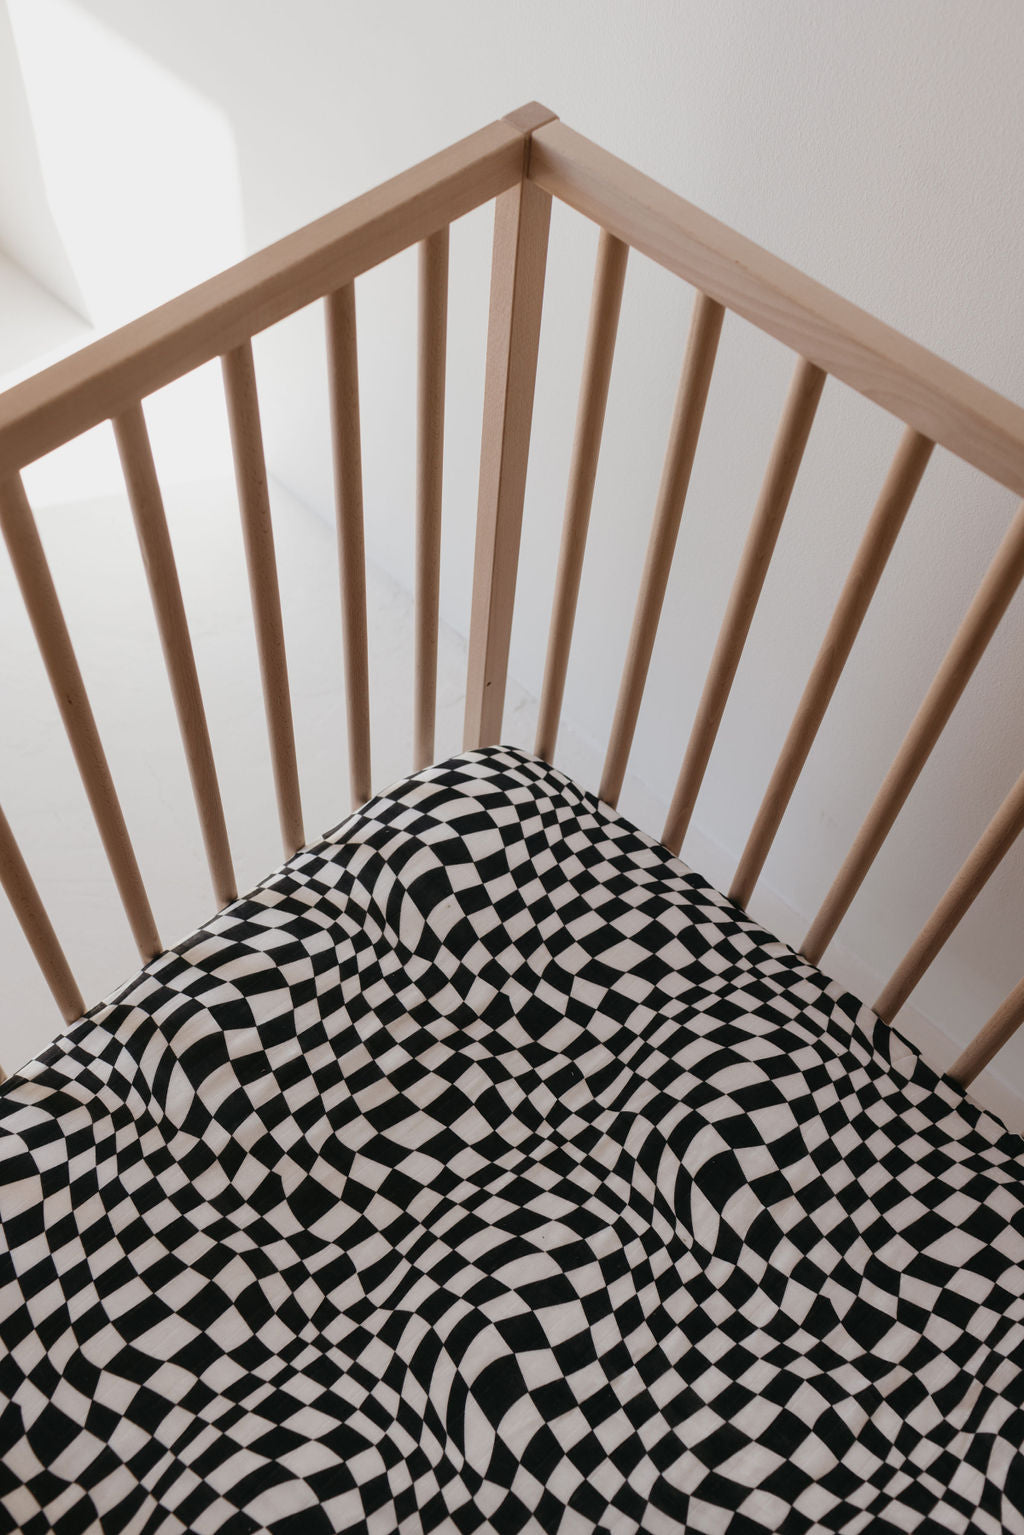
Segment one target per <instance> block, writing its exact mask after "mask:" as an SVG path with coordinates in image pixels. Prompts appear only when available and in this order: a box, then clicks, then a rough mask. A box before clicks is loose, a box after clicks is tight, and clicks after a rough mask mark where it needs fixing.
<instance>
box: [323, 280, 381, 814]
mask: <svg viewBox="0 0 1024 1535" xmlns="http://www.w3.org/2000/svg"><path fill="white" fill-rule="evenodd" d="M326 313H327V357H328V371H329V376H330V394H331V440H332V445H333V450H334V494H335V509H336V512H337V522H338V562H339V570H340V576H341V625H342V636H343V641H344V657H345V708H346V714H347V719H348V762H349V783H350V787H351V793H352V805H353V808H355V807H356V806H358V805H362V804H365V802H366V801H367V800H368V799H369V798H370V794H371V792H372V790H371V772H370V665H369V655H368V647H367V632H366V549H365V540H364V535H363V461H362V445H361V438H360V428H359V363H358V356H357V349H356V298H355V289H354V287H353V285H352V284H351V283H349V284H348V285H347V286H346V287H344V288H339V289H338V291H337V293H331V294H328V297H327V300H326Z"/></svg>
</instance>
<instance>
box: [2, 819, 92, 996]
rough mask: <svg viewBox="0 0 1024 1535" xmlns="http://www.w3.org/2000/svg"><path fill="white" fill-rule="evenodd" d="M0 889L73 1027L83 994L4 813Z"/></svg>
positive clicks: (44, 977) (44, 976) (48, 984)
mask: <svg viewBox="0 0 1024 1535" xmlns="http://www.w3.org/2000/svg"><path fill="white" fill-rule="evenodd" d="M0 885H2V886H3V888H4V892H5V894H6V896H7V899H8V900H9V901H10V903H11V906H12V908H13V910H14V915H15V916H16V917H17V919H18V921H19V923H20V924H21V930H22V932H23V933H24V934H25V937H26V939H27V940H28V944H29V948H30V949H31V950H32V953H33V954H34V955H35V960H36V964H37V965H38V966H39V968H40V970H41V971H42V972H43V979H44V980H45V981H46V984H47V986H49V988H50V991H51V992H52V994H53V1000H54V1001H55V1002H56V1004H57V1006H58V1008H59V1009H60V1013H61V1017H62V1018H63V1019H64V1021H65V1023H72V1022H73V1021H74V1020H75V1019H76V1018H80V1017H81V1016H82V1014H83V1013H84V1012H85V1003H84V1002H83V1001H82V993H81V992H80V991H79V989H78V986H77V984H76V982H75V978H74V976H73V975H72V974H71V967H70V966H69V964H68V962H67V960H66V958H65V957H64V950H63V949H62V948H61V946H60V943H59V941H58V938H57V934H56V933H55V932H54V930H53V925H52V923H51V922H50V919H49V917H48V916H47V914H46V908H45V906H44V905H43V903H42V901H41V899H40V897H39V892H38V890H37V889H36V887H35V884H34V882H33V879H32V876H31V874H29V872H28V867H27V865H26V863H25V860H24V858H23V857H22V856H21V849H20V848H19V847H18V844H17V842H15V840H14V833H13V832H12V831H11V828H10V826H9V824H8V821H7V817H6V816H5V815H4V813H3V810H0Z"/></svg>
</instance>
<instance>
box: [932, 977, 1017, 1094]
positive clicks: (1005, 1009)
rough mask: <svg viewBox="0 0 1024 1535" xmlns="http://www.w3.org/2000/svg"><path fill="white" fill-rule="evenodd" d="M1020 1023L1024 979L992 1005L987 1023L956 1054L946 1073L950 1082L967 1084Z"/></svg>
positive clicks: (1015, 1030)
mask: <svg viewBox="0 0 1024 1535" xmlns="http://www.w3.org/2000/svg"><path fill="white" fill-rule="evenodd" d="M1022 1023H1024V980H1022V981H1021V982H1019V984H1018V985H1016V986H1015V987H1014V988H1013V990H1012V991H1011V992H1010V995H1009V996H1008V997H1007V999H1006V1001H1005V1002H1004V1003H1003V1004H1002V1006H1001V1007H997V1008H996V1010H995V1012H994V1013H993V1014H992V1017H991V1018H990V1019H989V1020H988V1023H986V1025H985V1027H984V1028H983V1029H981V1030H980V1031H979V1033H978V1034H976V1035H975V1037H974V1039H972V1040H971V1043H970V1044H969V1045H968V1046H967V1049H966V1050H964V1051H963V1052H962V1053H961V1054H960V1055H958V1056H957V1058H956V1060H955V1061H954V1062H953V1064H952V1066H951V1067H950V1068H949V1070H948V1072H947V1073H946V1075H947V1076H948V1077H952V1078H953V1081H954V1082H959V1083H960V1085H961V1087H969V1086H970V1084H971V1083H972V1082H973V1081H974V1079H975V1077H976V1076H977V1075H978V1074H979V1072H982V1071H984V1070H985V1067H986V1066H987V1065H988V1063H989V1061H990V1060H991V1059H992V1057H993V1056H994V1055H995V1054H996V1053H997V1051H999V1050H1001V1049H1002V1048H1003V1046H1004V1045H1005V1044H1006V1041H1007V1040H1008V1039H1010V1038H1012V1036H1013V1035H1014V1034H1016V1032H1017V1030H1018V1029H1019V1028H1020V1026H1021V1024H1022Z"/></svg>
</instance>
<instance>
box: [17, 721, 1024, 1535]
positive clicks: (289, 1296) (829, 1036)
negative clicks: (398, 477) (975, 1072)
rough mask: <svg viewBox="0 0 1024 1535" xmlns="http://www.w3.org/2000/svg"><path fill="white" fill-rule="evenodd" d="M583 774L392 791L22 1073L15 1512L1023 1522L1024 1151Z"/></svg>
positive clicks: (674, 1526) (462, 1521)
mask: <svg viewBox="0 0 1024 1535" xmlns="http://www.w3.org/2000/svg"><path fill="white" fill-rule="evenodd" d="M890 1037H891V1036H890V1035H889V1034H888V1032H887V1031H886V1030H885V1029H883V1028H882V1026H881V1025H880V1024H877V1023H876V1020H875V1019H874V1016H873V1015H872V1014H870V1013H869V1012H867V1010H866V1009H863V1008H862V1007H861V1006H860V1004H859V1003H857V1002H856V1001H855V1000H854V998H852V997H850V996H848V995H845V994H844V993H843V992H842V991H841V990H840V989H839V988H838V987H837V986H836V985H834V984H832V983H830V982H829V981H827V980H826V979H825V978H824V977H823V976H822V975H821V974H820V973H819V972H818V971H817V970H815V969H814V968H813V967H812V966H810V965H808V964H806V963H805V962H803V961H802V960H800V959H799V958H797V957H796V956H795V955H794V954H793V953H792V952H791V951H790V950H789V949H787V948H786V947H785V946H784V945H783V944H781V943H778V942H776V941H775V940H774V939H772V938H771V937H769V935H768V934H766V933H764V932H762V931H760V930H759V929H758V928H757V926H756V925H755V924H754V923H752V922H750V921H748V920H747V919H746V918H745V917H744V916H743V915H742V913H741V912H739V911H738V910H737V909H736V908H735V907H733V906H732V905H731V904H730V903H729V902H728V901H727V900H725V899H724V898H723V897H722V896H721V895H719V894H718V893H717V892H716V891H715V890H713V889H711V888H710V887H709V886H708V885H707V884H706V883H705V881H704V880H703V879H701V878H700V877H699V876H698V875H696V874H693V873H690V872H688V870H687V869H686V868H685V867H684V866H683V865H682V864H681V863H679V862H678V861H677V860H676V859H674V858H671V857H670V856H669V855H668V854H667V853H666V852H665V851H664V849H662V848H660V847H658V846H657V845H655V844H653V843H652V842H651V841H650V840H649V839H648V838H647V837H645V836H643V835H641V834H640V833H639V832H637V831H636V830H635V829H634V828H633V827H631V826H630V825H628V823H627V822H626V821H624V820H623V819H622V818H621V817H619V816H617V815H615V814H613V813H612V812H611V811H609V810H608V809H607V807H602V806H600V805H599V804H598V803H597V801H596V800H595V799H594V798H593V796H591V795H589V794H585V793H584V792H582V791H581V790H580V789H578V788H577V787H576V786H575V785H574V784H573V783H571V782H570V781H569V780H568V779H566V778H565V777H564V776H563V775H562V774H560V773H557V772H554V771H552V770H551V769H550V768H548V767H547V766H545V765H544V764H543V763H540V762H538V761H537V760H535V759H533V758H531V757H529V756H526V755H525V754H523V753H520V752H517V751H513V750H510V749H507V748H496V749H492V750H487V751H482V752H475V753H469V754H467V755H465V756H462V757H458V758H455V759H453V760H452V761H450V762H447V763H444V764H441V765H440V766H438V767H434V768H431V769H429V770H428V771H426V772H423V773H420V774H417V775H416V776H415V777H413V778H410V779H408V780H407V781H405V782H404V783H401V784H399V785H398V786H397V787H396V788H394V789H392V790H390V791H389V792H388V793H386V794H383V795H380V796H379V797H378V798H376V799H374V800H373V801H371V803H370V804H369V805H367V806H366V807H365V809H363V810H362V811H360V812H359V813H357V814H356V815H354V816H352V817H351V818H350V819H349V820H347V821H346V822H345V823H344V824H343V825H342V826H341V827H340V828H339V829H338V830H337V831H336V832H334V833H333V834H332V835H331V836H328V837H327V838H325V840H324V841H322V842H320V843H318V844H317V845H316V846H314V847H311V848H310V849H308V850H307V851H304V852H302V853H300V854H299V855H298V856H297V857H295V858H294V859H292V860H291V862H289V863H288V864H287V865H285V867H284V868H282V869H280V870H279V871H277V872H276V873H275V874H273V875H271V876H270V878H268V879H267V880H266V881H265V882H264V883H263V884H262V885H261V886H260V887H259V888H258V889H256V890H255V891H253V892H252V894H251V895H249V896H247V897H245V898H244V899H242V900H240V901H238V902H236V903H235V904H234V905H233V906H231V907H229V908H228V909H227V910H226V911H224V912H222V913H221V914H220V915H219V916H217V917H216V918H215V919H214V920H213V921H212V922H210V923H209V924H208V925H207V926H206V927H204V928H203V929H201V930H200V931H199V932H198V933H196V934H194V935H193V936H192V937H190V938H188V939H187V940H186V941H185V942H184V943H182V944H180V945H179V946H178V947H177V948H175V949H173V950H171V951H169V952H168V953H166V954H164V955H162V956H161V957H160V958H159V959H157V960H155V961H154V962H153V963H152V964H150V965H148V966H147V967H146V969H145V970H144V971H142V972H141V973H140V974H139V975H138V976H137V977H136V978H135V979H134V980H132V981H131V982H130V983H129V984H128V985H127V986H125V987H124V988H123V989H122V990H121V992H120V993H119V994H118V995H117V996H116V997H115V998H114V999H113V1000H112V1001H110V1002H108V1003H105V1004H104V1005H102V1006H100V1007H98V1008H96V1009H94V1010H93V1012H92V1013H90V1015H89V1016H88V1017H87V1018H85V1019H84V1020H83V1021H82V1022H81V1023H79V1024H77V1025H76V1026H75V1027H73V1028H72V1029H71V1030H70V1031H69V1032H68V1033H67V1034H66V1035H65V1036H64V1037H62V1038H61V1039H60V1040H59V1041H58V1042H57V1043H56V1044H55V1045H53V1046H52V1047H51V1048H50V1049H49V1050H47V1051H46V1053H45V1054H44V1055H43V1056H42V1057H41V1058H40V1059H39V1060H37V1061H35V1062H32V1063H31V1064H30V1065H29V1066H27V1067H26V1068H25V1069H24V1070H23V1071H22V1072H21V1073H19V1074H18V1075H16V1076H14V1077H12V1079H11V1080H10V1082H8V1083H7V1084H6V1086H5V1087H4V1088H3V1089H2V1091H0V1127H2V1130H3V1132H4V1134H3V1138H2V1148H0V1211H2V1215H3V1235H4V1242H5V1251H4V1255H3V1257H2V1260H0V1337H2V1340H3V1345H4V1348H3V1358H2V1363H0V1414H2V1415H0V1449H2V1470H0V1528H2V1529H3V1530H19V1531H24V1532H26V1535H42V1532H47V1531H59V1532H60V1535H75V1532H85V1531H92V1530H102V1531H104V1532H114V1531H116V1532H125V1535H128V1532H132V1535H156V1532H160V1535H164V1532H177V1531H188V1532H195V1535H213V1532H225V1535H245V1532H250V1531H252V1532H255V1531H263V1530H266V1531H273V1532H275V1535H328V1532H341V1531H345V1532H349V1531H372V1532H379V1535H384V1532H391V1531H399V1530H400V1531H420V1530H442V1531H456V1532H470V1531H477V1530H481V1531H497V1532H501V1535H514V1532H518V1531H552V1532H555V1531H557V1532H559V1535H577V1532H579V1535H583V1532H587V1535H591V1532H594V1531H607V1532H615V1535H618V1532H634V1531H637V1532H643V1535H658V1532H680V1531H684V1530H685V1531H701V1532H707V1535H713V1532H719V1531H729V1532H734V1535H754V1532H761V1531H773V1532H774V1531H785V1532H787V1535H800V1532H807V1531H843V1532H848V1535H856V1532H866V1535H873V1532H879V1531H881V1532H887V1531H925V1532H938V1531H941V1532H943V1535H948V1532H950V1531H964V1532H966V1531H971V1532H974V1531H978V1532H983V1535H988V1532H990V1535H996V1532H999V1531H1022V1530H1024V1454H1022V1449H1021V1446H1022V1444H1024V1159H1022V1155H1021V1153H1022V1143H1021V1140H1020V1138H1019V1137H1017V1136H1013V1135H1011V1134H1009V1133H1008V1132H1006V1131H1005V1130H1004V1129H1003V1128H1002V1127H1001V1126H1000V1125H999V1124H998V1123H997V1122H996V1121H995V1120H994V1119H993V1118H991V1117H990V1116H988V1115H986V1114H983V1113H981V1112H980V1111H978V1110H977V1109H975V1108H973V1107H972V1106H971V1105H970V1104H969V1103H968V1101H967V1100H966V1099H965V1097H964V1096H963V1095H962V1094H961V1093H960V1092H959V1091H958V1090H956V1089H955V1088H954V1087H952V1086H951V1085H950V1084H949V1083H946V1082H943V1081H941V1080H939V1079H937V1078H936V1077H935V1075H934V1074H933V1073H932V1072H931V1071H930V1070H929V1069H928V1068H927V1067H926V1066H925V1065H924V1064H923V1063H921V1062H919V1061H918V1060H917V1059H916V1057H912V1058H911V1060H910V1061H909V1062H906V1063H903V1064H901V1065H900V1066H898V1067H897V1066H894V1065H893V1064H891V1063H890V1061H889V1058H888V1053H887V1052H888V1046H889V1039H890Z"/></svg>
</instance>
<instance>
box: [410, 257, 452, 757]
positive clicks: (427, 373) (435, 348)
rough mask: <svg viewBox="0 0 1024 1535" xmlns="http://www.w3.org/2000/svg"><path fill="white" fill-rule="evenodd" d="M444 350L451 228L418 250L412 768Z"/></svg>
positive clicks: (422, 727) (431, 614) (431, 569)
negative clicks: (449, 231) (449, 232)
mask: <svg viewBox="0 0 1024 1535" xmlns="http://www.w3.org/2000/svg"><path fill="white" fill-rule="evenodd" d="M447 345H448V230H447V229H439V230H438V231H437V233H436V234H433V235H431V236H430V238H429V239H427V240H424V241H423V243H422V244H421V245H420V249H419V352H418V364H419V372H418V382H417V413H416V590H415V606H414V613H415V641H414V644H415V655H414V671H415V681H414V705H413V732H412V733H413V768H414V769H415V770H416V771H418V770H419V769H420V768H425V767H427V766H429V764H430V763H431V762H433V760H434V723H435V718H436V715H437V625H438V604H439V601H440V587H441V496H442V488H443V482H444V396H445V371H446V360H447Z"/></svg>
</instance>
